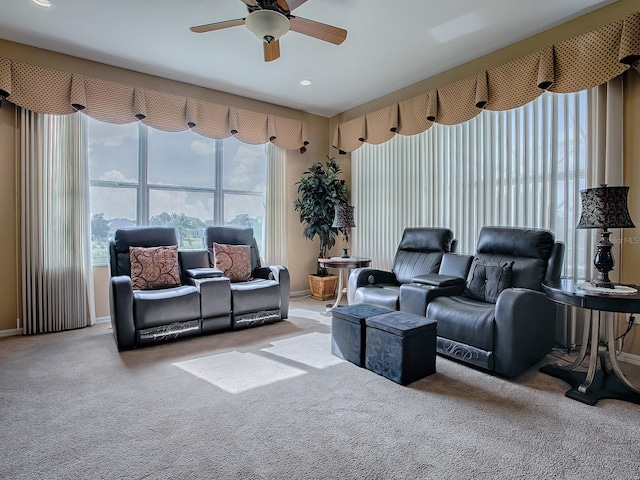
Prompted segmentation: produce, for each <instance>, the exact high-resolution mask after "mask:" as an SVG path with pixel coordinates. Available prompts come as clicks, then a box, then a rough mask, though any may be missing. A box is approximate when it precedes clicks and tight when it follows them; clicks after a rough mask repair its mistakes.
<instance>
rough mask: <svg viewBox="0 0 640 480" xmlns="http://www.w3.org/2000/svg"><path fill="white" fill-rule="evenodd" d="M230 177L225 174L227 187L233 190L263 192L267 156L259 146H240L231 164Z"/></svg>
mask: <svg viewBox="0 0 640 480" xmlns="http://www.w3.org/2000/svg"><path fill="white" fill-rule="evenodd" d="M233 165H234V166H233V171H232V173H231V175H229V174H226V175H225V177H226V178H228V179H229V186H230V187H231V188H232V189H235V190H250V191H256V192H260V191H264V186H265V185H264V176H265V171H266V168H267V156H266V153H265V151H264V147H263V146H262V145H260V146H259V147H258V148H256V146H255V145H242V146H241V147H239V148H238V150H237V152H236V155H235V159H234V162H233Z"/></svg>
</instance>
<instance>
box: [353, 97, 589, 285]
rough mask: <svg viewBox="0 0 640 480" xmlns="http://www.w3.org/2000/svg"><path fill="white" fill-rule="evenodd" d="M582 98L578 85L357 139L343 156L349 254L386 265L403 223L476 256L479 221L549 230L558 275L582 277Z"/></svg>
mask: <svg viewBox="0 0 640 480" xmlns="http://www.w3.org/2000/svg"><path fill="white" fill-rule="evenodd" d="M588 103H589V102H588V93H587V92H586V91H584V92H579V93H572V94H566V95H558V94H551V93H545V94H543V95H542V96H540V97H539V98H538V99H536V100H534V101H533V102H531V103H529V104H527V105H524V106H522V107H520V108H515V109H513V110H509V111H504V112H491V111H483V112H481V113H480V114H479V115H478V116H477V117H475V118H473V119H471V120H469V121H468V122H465V123H462V124H459V125H440V124H434V125H433V126H432V127H431V128H430V129H429V130H427V131H425V132H423V133H421V134H418V135H414V136H410V137H406V136H401V135H396V136H395V137H394V138H393V139H392V140H390V141H389V142H387V143H385V144H382V145H370V144H364V145H363V146H362V147H360V148H359V149H358V150H356V151H355V152H354V153H353V154H352V157H351V159H352V175H353V177H352V178H353V185H352V198H353V204H354V205H355V206H356V208H357V209H358V228H356V229H354V231H353V237H354V242H353V246H354V250H355V251H358V250H360V251H362V252H363V255H366V256H370V257H371V258H374V259H379V260H378V261H379V264H377V265H376V267H378V268H384V269H386V270H389V269H390V267H391V262H392V260H393V258H392V257H390V254H389V252H394V251H395V248H396V246H397V244H398V242H399V240H400V238H399V237H400V235H401V233H402V230H403V229H404V228H405V227H410V226H444V227H448V228H451V229H452V230H453V232H454V235H455V237H456V238H457V240H458V252H463V253H473V252H475V246H476V241H477V238H478V234H479V232H480V229H481V228H482V227H483V226H485V225H504V226H529V227H537V228H547V229H549V230H551V231H552V232H554V233H555V237H556V239H557V240H560V241H563V242H565V245H566V247H567V251H566V254H565V264H564V270H563V274H564V275H566V276H569V277H572V276H576V277H578V276H580V275H583V276H584V271H583V270H581V269H584V265H586V264H587V263H588V261H582V260H581V259H582V258H583V257H584V256H585V253H584V252H583V251H579V248H581V247H580V246H581V245H584V244H585V243H586V242H585V241H579V240H578V236H579V235H584V233H583V232H584V231H576V229H575V225H576V223H577V221H578V216H579V213H580V212H579V210H580V197H579V190H580V189H581V188H585V184H586V158H587V154H586V143H587V139H586V132H587V130H588V128H587V125H588V122H589V111H588V107H587V105H588ZM381 202H384V204H385V206H386V208H384V209H380V208H379V207H377V206H379V205H380V203H381ZM364 252H366V253H364ZM579 259H580V260H579Z"/></svg>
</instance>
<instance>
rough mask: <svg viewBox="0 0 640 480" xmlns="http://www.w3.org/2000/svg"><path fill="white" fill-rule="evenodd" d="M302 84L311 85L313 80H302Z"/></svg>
mask: <svg viewBox="0 0 640 480" xmlns="http://www.w3.org/2000/svg"><path fill="white" fill-rule="evenodd" d="M300 85H311V80H300Z"/></svg>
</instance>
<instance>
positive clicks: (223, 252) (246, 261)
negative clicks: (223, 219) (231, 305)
mask: <svg viewBox="0 0 640 480" xmlns="http://www.w3.org/2000/svg"><path fill="white" fill-rule="evenodd" d="M213 258H214V262H215V265H214V266H215V268H217V269H218V270H222V274H223V275H224V276H225V277H227V278H228V279H229V280H231V281H232V282H246V281H247V280H249V278H250V277H251V247H250V246H249V245H225V244H221V243H214V244H213Z"/></svg>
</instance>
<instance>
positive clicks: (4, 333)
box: [0, 328, 22, 338]
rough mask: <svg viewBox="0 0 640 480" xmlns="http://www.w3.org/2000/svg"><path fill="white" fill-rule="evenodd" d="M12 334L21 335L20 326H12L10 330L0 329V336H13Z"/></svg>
mask: <svg viewBox="0 0 640 480" xmlns="http://www.w3.org/2000/svg"><path fill="white" fill-rule="evenodd" d="M14 335H22V329H21V328H13V329H11V330H0V338H1V337H13V336H14Z"/></svg>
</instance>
